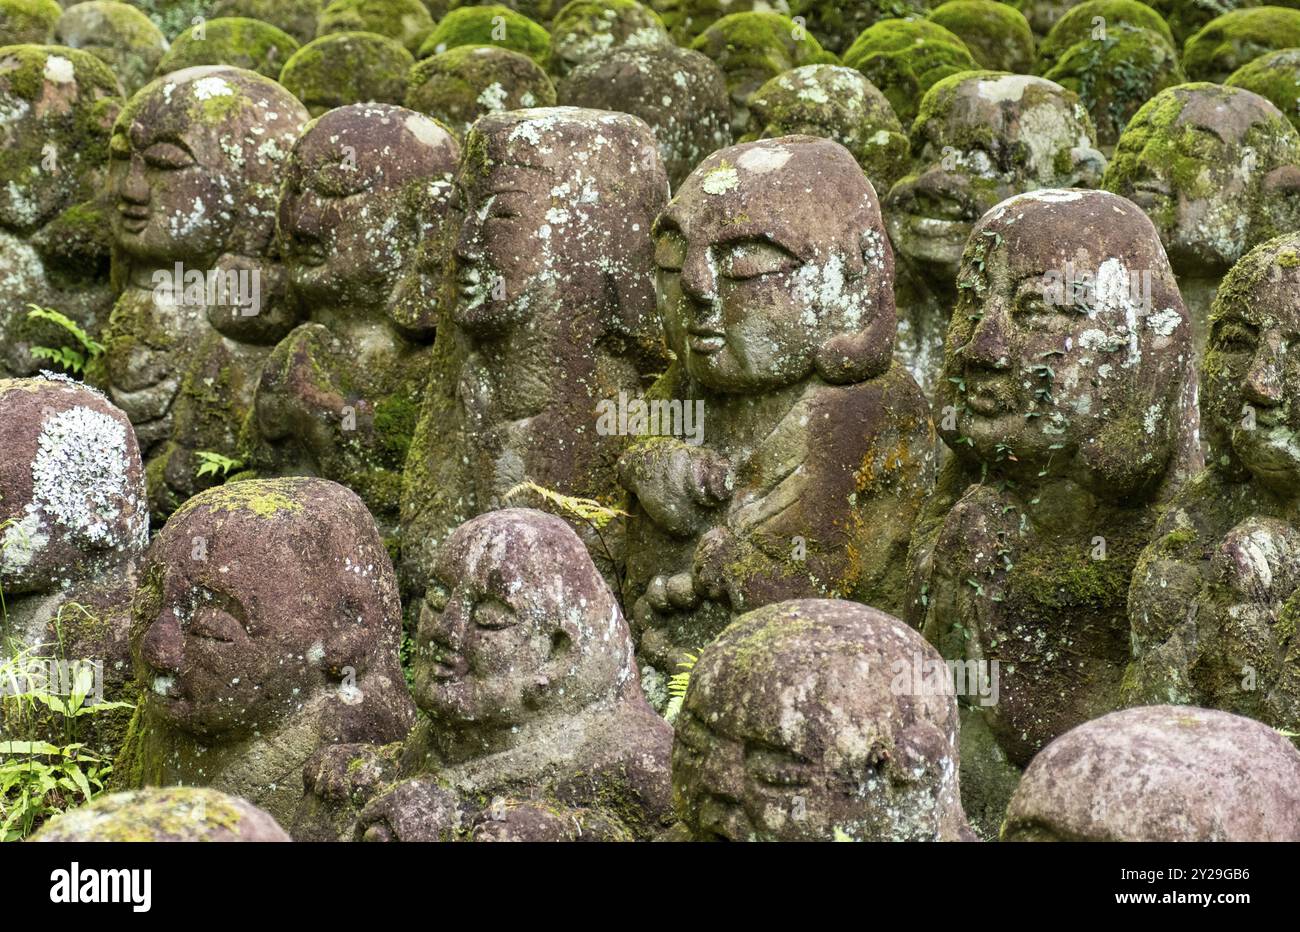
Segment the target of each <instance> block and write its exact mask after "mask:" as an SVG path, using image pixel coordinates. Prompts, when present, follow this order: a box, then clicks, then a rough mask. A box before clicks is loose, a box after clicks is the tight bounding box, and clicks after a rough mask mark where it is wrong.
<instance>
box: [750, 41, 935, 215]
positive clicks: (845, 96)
mask: <svg viewBox="0 0 1300 932" xmlns="http://www.w3.org/2000/svg"><path fill="white" fill-rule="evenodd" d="M749 109H750V113H751V114H752V115H753V121H752V126H753V129H754V132H752V133H750V134H749V135H750V137H751V138H749V139H745V140H742V141H744V142H749V141H752V139H757V138H762V139H775V138H776V137H778V136H793V135H800V134H802V135H807V136H822V137H825V138H826V139H833V140H835V141H836V142H838V143H839V144H840V145H842V146H844V148H846V149H848V150H849V151H850V152H852V153H853V157H854V158H855V159H857V160H858V164H859V165H861V166H862V170H863V171H864V172H866V174H867V178H868V179H869V180H870V181H871V186H872V187H873V188H875V189H876V190H877V191H879V192H884V193H888V192H889V189H890V188H891V187H892V186H893V184H894V182H895V181H897V180H898V179H899V178H900V177H901V176H902V175H903V174H905V173H906V171H907V168H908V165H909V162H910V152H909V148H908V140H907V134H906V132H905V131H904V130H903V126H902V124H901V123H899V122H898V117H896V116H895V115H894V109H893V108H892V107H891V106H889V101H888V100H886V99H885V95H884V94H882V93H880V91H879V90H878V89H877V88H876V86H875V85H874V84H872V83H871V82H870V81H868V80H867V79H866V78H864V77H863V76H862V73H861V72H859V71H855V70H854V69H852V68H845V67H844V66H843V65H804V66H803V67H802V68H795V69H793V70H791V71H787V72H785V73H784V74H779V75H777V76H776V77H775V78H773V79H772V80H770V81H768V82H767V83H766V84H764V85H763V86H762V87H760V88H759V89H758V90H757V91H755V92H754V95H753V96H752V97H750V99H749Z"/></svg>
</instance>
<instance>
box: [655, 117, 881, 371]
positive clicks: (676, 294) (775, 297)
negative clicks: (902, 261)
mask: <svg viewBox="0 0 1300 932" xmlns="http://www.w3.org/2000/svg"><path fill="white" fill-rule="evenodd" d="M813 178H815V179H816V192H817V193H816V194H812V193H810V192H809V186H810V179H813ZM828 203H834V204H836V205H837V210H836V211H835V212H834V213H831V214H828V213H827V212H826V210H825V206H826V204H828ZM655 243H656V246H655V249H656V252H655V261H656V263H657V265H658V268H659V286H658V294H659V312H660V316H661V318H662V319H663V322H664V332H665V334H666V336H667V340H668V345H669V348H670V349H672V350H673V352H675V353H676V354H677V357H678V359H679V360H681V361H682V363H683V365H684V368H685V371H686V373H687V374H688V375H689V376H690V377H691V378H692V379H694V380H695V381H697V382H698V383H699V384H700V385H702V386H704V387H705V388H707V389H709V390H711V391H714V392H720V393H728V394H730V393H762V392H766V391H771V390H773V389H776V388H781V387H783V386H787V385H792V384H794V383H796V382H799V381H800V380H802V379H805V378H807V377H808V376H809V375H811V374H812V373H813V372H814V370H822V369H828V371H829V369H833V368H835V366H837V365H839V364H840V363H842V362H843V361H844V360H843V359H841V360H839V361H838V362H837V361H836V360H834V359H832V357H834V356H835V355H836V354H837V353H839V352H841V351H842V350H843V349H844V347H842V346H838V345H834V340H835V339H836V338H842V339H849V338H850V335H853V336H852V339H853V340H854V341H856V342H855V347H856V353H857V354H858V355H860V356H862V357H865V356H869V355H873V354H874V355H882V354H883V355H885V356H887V355H888V353H889V352H890V348H891V347H892V344H893V336H894V324H895V322H894V315H893V306H892V290H891V288H892V257H891V255H890V252H889V248H888V244H887V243H886V242H885V237H884V235H883V229H882V223H881V219H880V209H879V207H878V206H877V202H876V197H875V193H874V191H872V189H871V186H870V183H868V182H867V181H866V179H865V178H864V177H863V175H862V171H861V169H860V168H859V167H858V165H857V163H856V162H855V161H854V160H853V157H852V156H851V155H850V154H849V152H848V150H846V149H845V148H844V147H842V146H840V145H838V144H837V143H834V142H831V141H829V140H825V139H817V138H814V137H811V136H787V137H783V138H781V139H773V140H762V141H759V142H753V143H747V144H745V145H740V146H733V147H731V148H728V149H723V150H721V151H719V152H715V153H714V154H713V155H711V156H709V157H708V158H707V159H705V160H704V162H703V163H701V165H700V166H699V167H698V168H697V169H696V170H695V171H694V172H693V173H692V174H691V176H690V177H689V178H687V180H686V181H685V182H684V183H683V184H682V186H681V188H680V189H679V190H678V192H677V195H676V197H674V198H673V200H672V202H671V203H670V204H669V205H668V208H667V209H666V210H665V211H664V213H663V214H662V215H661V216H660V218H659V219H658V220H657V221H656V223H655Z"/></svg>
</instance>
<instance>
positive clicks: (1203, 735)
mask: <svg viewBox="0 0 1300 932" xmlns="http://www.w3.org/2000/svg"><path fill="white" fill-rule="evenodd" d="M1298 786H1300V753H1297V751H1296V749H1295V748H1294V747H1293V746H1292V745H1291V743H1290V742H1289V741H1287V739H1286V738H1284V737H1282V736H1281V735H1279V734H1278V733H1277V732H1276V731H1274V730H1273V729H1272V728H1270V727H1268V726H1267V725H1264V724H1261V723H1260V722H1257V721H1254V720H1252V719H1248V718H1242V717H1240V716H1237V715H1229V714H1228V713H1226V712H1218V711H1213V710H1210V709H1198V708H1195V707H1189V706H1171V705H1160V706H1144V707H1141V708H1136V709H1125V710H1124V711H1122V712H1112V713H1111V714H1110V715H1104V716H1102V717H1101V718H1098V719H1094V720H1093V721H1090V722H1086V723H1085V724H1083V725H1080V726H1079V727H1077V728H1075V729H1073V730H1071V731H1069V732H1066V733H1065V734H1064V735H1062V736H1061V737H1059V738H1057V739H1056V740H1055V741H1053V742H1052V743H1051V744H1049V745H1048V746H1047V747H1045V748H1044V749H1043V750H1042V751H1041V752H1039V754H1038V755H1037V756H1036V757H1035V758H1034V759H1033V761H1031V762H1030V764H1029V767H1028V768H1026V770H1025V775H1024V777H1023V778H1022V779H1021V781H1020V785H1019V786H1018V787H1017V788H1016V792H1015V795H1014V796H1013V797H1012V799H1011V805H1010V806H1009V807H1008V809H1007V821H1006V824H1005V825H1004V826H1003V830H1002V838H1003V839H1004V840H1008V841H1013V840H1014V841H1295V840H1297V839H1300V818H1298V817H1297V813H1298V812H1300V798H1298V794H1297V789H1296V788H1297V787H1298Z"/></svg>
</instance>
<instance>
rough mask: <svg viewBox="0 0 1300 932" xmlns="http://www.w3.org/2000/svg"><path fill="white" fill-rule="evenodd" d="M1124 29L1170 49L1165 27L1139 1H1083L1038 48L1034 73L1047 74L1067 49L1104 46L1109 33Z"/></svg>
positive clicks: (1172, 44) (1058, 21) (1155, 14)
mask: <svg viewBox="0 0 1300 932" xmlns="http://www.w3.org/2000/svg"><path fill="white" fill-rule="evenodd" d="M1121 26H1124V27H1128V28H1129V29H1145V30H1147V31H1149V32H1153V33H1156V34H1157V35H1158V36H1160V39H1161V41H1163V42H1165V43H1166V44H1168V45H1169V46H1170V48H1173V47H1174V37H1173V33H1171V32H1170V31H1169V24H1168V23H1166V22H1165V21H1164V18H1163V17H1162V16H1161V15H1160V14H1159V13H1157V12H1156V11H1155V10H1154V9H1152V8H1151V7H1150V6H1148V5H1147V4H1145V3H1141V2H1139V0H1086V2H1084V3H1079V4H1075V5H1073V6H1071V7H1070V9H1069V10H1067V11H1066V12H1065V13H1064V14H1063V15H1062V16H1061V18H1060V19H1058V20H1057V21H1056V22H1055V24H1053V26H1052V28H1051V31H1050V32H1048V33H1047V35H1046V36H1045V37H1044V38H1043V41H1042V42H1040V43H1039V44H1038V61H1037V63H1036V66H1035V70H1036V71H1037V73H1038V74H1044V73H1046V72H1047V71H1049V70H1051V69H1052V68H1053V67H1054V66H1055V65H1056V63H1057V62H1058V61H1059V60H1060V59H1061V56H1062V55H1064V54H1065V53H1066V51H1067V50H1069V49H1070V48H1072V47H1074V46H1076V45H1078V44H1079V43H1081V42H1103V43H1104V42H1105V41H1106V40H1107V39H1108V38H1109V37H1110V34H1111V32H1112V31H1114V30H1115V29H1117V28H1119V27H1121Z"/></svg>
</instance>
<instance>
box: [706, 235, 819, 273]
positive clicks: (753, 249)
mask: <svg viewBox="0 0 1300 932" xmlns="http://www.w3.org/2000/svg"><path fill="white" fill-rule="evenodd" d="M800 265H802V263H801V262H800V261H799V258H798V257H797V256H795V255H794V254H793V253H791V252H790V251H789V250H787V249H783V248H782V247H780V246H778V245H776V244H775V243H771V242H768V241H767V240H761V239H744V240H738V241H736V242H734V243H726V244H724V245H721V246H719V247H718V271H720V272H721V273H722V274H723V275H725V276H726V277H727V278H732V279H737V280H744V279H746V278H757V277H759V276H760V275H774V274H777V273H780V272H788V271H790V270H791V269H794V268H797V267H798V266H800Z"/></svg>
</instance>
